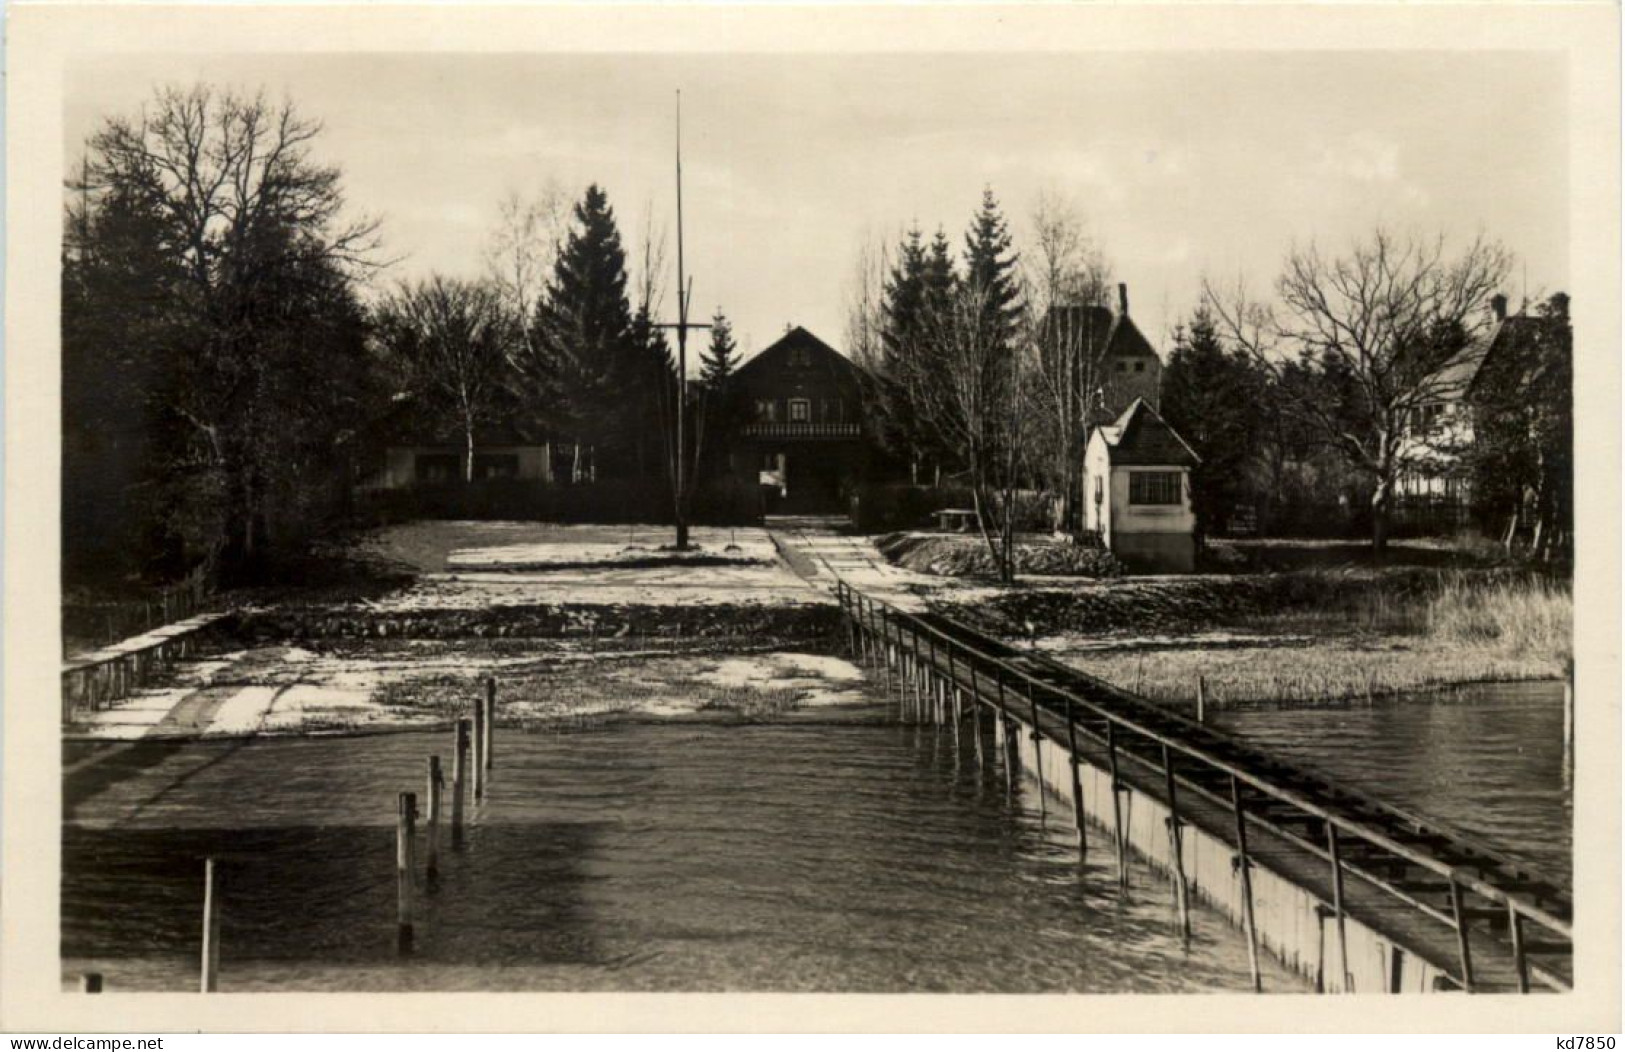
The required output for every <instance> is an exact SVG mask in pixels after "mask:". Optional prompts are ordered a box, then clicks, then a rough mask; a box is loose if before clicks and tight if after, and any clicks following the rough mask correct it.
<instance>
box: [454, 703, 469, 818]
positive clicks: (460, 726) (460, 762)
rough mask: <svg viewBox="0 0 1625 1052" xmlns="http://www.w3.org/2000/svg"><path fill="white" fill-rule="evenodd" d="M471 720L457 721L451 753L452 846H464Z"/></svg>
mask: <svg viewBox="0 0 1625 1052" xmlns="http://www.w3.org/2000/svg"><path fill="white" fill-rule="evenodd" d="M469 725H470V721H469V720H468V719H467V718H466V717H465V718H462V719H459V720H458V721H457V731H456V737H455V738H454V739H453V746H452V754H451V846H452V847H454V848H458V847H462V846H463V805H464V797H465V796H466V795H467V793H468V736H469V729H470V727H469Z"/></svg>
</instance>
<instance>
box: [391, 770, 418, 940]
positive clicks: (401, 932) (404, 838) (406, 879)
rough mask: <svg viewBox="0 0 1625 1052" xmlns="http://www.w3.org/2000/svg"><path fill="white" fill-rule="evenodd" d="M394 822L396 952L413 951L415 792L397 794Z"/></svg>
mask: <svg viewBox="0 0 1625 1052" xmlns="http://www.w3.org/2000/svg"><path fill="white" fill-rule="evenodd" d="M399 803H400V810H399V813H398V815H397V817H396V819H395V952H396V953H411V952H412V859H413V856H414V855H415V854H416V851H415V847H416V845H415V844H414V843H413V841H414V839H415V838H416V829H415V823H416V821H417V813H418V798H417V794H416V793H402V794H401V795H400V801H399Z"/></svg>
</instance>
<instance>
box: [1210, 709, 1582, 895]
mask: <svg viewBox="0 0 1625 1052" xmlns="http://www.w3.org/2000/svg"><path fill="white" fill-rule="evenodd" d="M1214 722H1215V724H1216V725H1217V726H1219V727H1221V728H1223V729H1225V730H1228V731H1230V732H1232V733H1234V734H1238V735H1240V736H1242V737H1243V738H1246V739H1248V740H1249V741H1252V742H1254V743H1255V744H1258V745H1262V746H1265V747H1266V748H1268V749H1270V750H1271V751H1273V752H1275V753H1277V754H1278V755H1281V756H1283V757H1285V758H1286V759H1289V760H1292V761H1295V762H1297V763H1300V764H1302V765H1303V766H1306V767H1311V768H1315V769H1318V770H1320V771H1323V772H1324V773H1326V774H1328V775H1331V776H1332V777H1333V778H1336V779H1338V780H1341V781H1344V782H1347V783H1348V784H1349V785H1351V786H1354V787H1355V788H1358V789H1362V790H1364V791H1365V792H1367V793H1369V794H1371V795H1372V796H1377V797H1380V798H1382V799H1385V800H1387V801H1389V802H1390V803H1393V804H1396V805H1398V806H1400V807H1402V808H1405V809H1406V810H1409V811H1413V812H1415V813H1418V814H1422V815H1426V816H1428V817H1430V818H1434V819H1437V820H1440V821H1443V822H1445V823H1447V824H1449V825H1451V826H1454V827H1455V828H1456V829H1458V830H1460V831H1461V832H1463V833H1465V834H1467V835H1468V836H1470V837H1472V838H1474V839H1477V840H1482V841H1483V842H1484V843H1486V844H1487V845H1489V846H1490V847H1492V848H1498V849H1500V850H1501V851H1502V852H1504V853H1505V854H1508V855H1511V856H1512V857H1514V858H1517V859H1520V860H1522V861H1524V862H1526V863H1528V864H1529V865H1532V866H1534V867H1535V868H1537V869H1539V870H1541V871H1542V872H1545V873H1548V874H1550V875H1551V876H1553V877H1555V878H1556V879H1558V880H1562V881H1565V882H1567V881H1568V880H1569V874H1570V870H1571V867H1572V864H1571V860H1572V858H1573V853H1574V846H1573V833H1574V806H1573V795H1572V792H1571V791H1570V786H1569V784H1568V779H1567V778H1566V777H1565V775H1564V769H1563V687H1562V685H1561V684H1560V683H1489V684H1475V685H1472V686H1467V687H1460V688H1456V689H1455V690H1453V691H1451V692H1450V693H1448V694H1439V695H1419V696H1416V697H1410V698H1402V699H1399V700H1397V701H1395V702H1393V703H1391V704H1388V703H1383V704H1377V705H1372V706H1363V705H1356V706H1349V707H1341V708H1305V709H1257V710H1249V711H1240V712H1226V713H1220V714H1217V716H1216V718H1215V720H1214Z"/></svg>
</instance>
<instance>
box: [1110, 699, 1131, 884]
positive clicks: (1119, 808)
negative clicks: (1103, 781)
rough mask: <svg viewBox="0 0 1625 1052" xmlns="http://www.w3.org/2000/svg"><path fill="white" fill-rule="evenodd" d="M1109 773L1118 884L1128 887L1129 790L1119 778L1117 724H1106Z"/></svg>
mask: <svg viewBox="0 0 1625 1052" xmlns="http://www.w3.org/2000/svg"><path fill="white" fill-rule="evenodd" d="M1106 764H1107V772H1106V773H1107V775H1108V777H1109V778H1110V780H1111V787H1112V842H1113V843H1114V844H1116V846H1117V886H1118V887H1119V888H1126V887H1128V833H1127V831H1126V830H1125V829H1124V828H1123V794H1124V793H1126V792H1128V791H1129V788H1128V786H1126V785H1124V784H1123V783H1122V782H1121V781H1120V780H1119V778H1118V772H1117V725H1116V724H1114V723H1107V724H1106Z"/></svg>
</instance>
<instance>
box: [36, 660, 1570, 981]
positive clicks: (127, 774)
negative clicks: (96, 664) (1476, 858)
mask: <svg viewBox="0 0 1625 1052" xmlns="http://www.w3.org/2000/svg"><path fill="white" fill-rule="evenodd" d="M1219 723H1220V724H1221V725H1223V726H1225V727H1227V728H1229V729H1231V730H1232V731H1234V732H1236V733H1240V734H1242V735H1244V736H1245V737H1248V738H1250V739H1252V740H1253V741H1256V742H1258V743H1261V744H1265V745H1268V746H1270V747H1271V748H1273V749H1277V750H1279V751H1280V752H1282V753H1284V754H1286V755H1287V756H1289V757H1290V758H1293V759H1295V760H1297V761H1300V762H1302V763H1305V764H1308V765H1314V766H1319V767H1321V768H1322V769H1324V770H1325V771H1327V772H1328V773H1330V774H1332V775H1334V776H1336V777H1339V778H1343V779H1346V780H1347V781H1349V782H1351V783H1354V784H1357V785H1358V786H1360V787H1361V788H1363V789H1365V790H1367V791H1369V792H1371V793H1372V794H1374V795H1379V796H1383V797H1385V798H1387V799H1389V800H1391V801H1393V802H1394V803H1396V804H1399V805H1400V806H1403V807H1408V808H1410V809H1413V810H1416V811H1419V812H1423V813H1426V814H1428V815H1429V816H1432V817H1434V818H1437V819H1441V820H1443V821H1446V822H1448V823H1450V824H1452V825H1454V826H1456V827H1458V828H1460V829H1462V830H1463V831H1465V832H1468V833H1470V834H1472V835H1474V836H1477V837H1481V838H1482V839H1484V840H1486V841H1488V842H1490V843H1492V844H1494V845H1496V846H1499V847H1500V848H1502V849H1503V850H1505V851H1507V852H1508V853H1511V854H1514V855H1517V856H1519V857H1522V858H1524V859H1527V860H1528V861H1530V862H1531V863H1533V864H1535V865H1537V866H1539V867H1541V868H1543V869H1545V870H1547V871H1548V872H1551V873H1554V874H1557V875H1560V876H1561V875H1566V874H1567V873H1568V872H1569V858H1570V854H1571V850H1572V849H1571V832H1570V831H1571V827H1572V809H1571V804H1570V800H1569V796H1568V793H1567V791H1566V784H1565V780H1564V777H1563V768H1562V747H1561V725H1562V711H1561V690H1560V689H1558V688H1555V687H1552V686H1550V685H1545V684H1535V685H1519V686H1498V687H1480V688H1472V690H1471V692H1470V693H1469V694H1466V695H1460V696H1458V697H1457V698H1456V699H1455V700H1452V701H1444V702H1440V701H1427V700H1421V699H1412V700H1410V701H1408V702H1406V703H1403V704H1396V705H1382V706H1376V707H1371V708H1366V707H1352V708H1344V709H1326V708H1315V709H1304V710H1262V711H1252V712H1241V713H1226V714H1223V715H1221V716H1220V717H1219ZM448 746H449V735H448V734H441V733H434V734H428V733H410V734H390V735H379V736H373V737H360V738H328V739H320V740H296V739H287V740H260V741H242V742H208V743H193V744H186V745H140V746H135V747H130V748H123V749H122V751H118V752H116V753H112V754H109V755H108V756H107V757H106V758H104V759H101V760H99V761H98V762H95V763H93V764H90V765H87V766H85V767H84V768H83V769H81V770H78V771H77V772H76V773H75V774H73V775H72V776H71V777H70V779H69V781H68V784H67V793H66V797H67V808H68V813H67V822H66V824H65V828H64V844H63V848H64V858H63V872H64V884H63V936H62V938H63V942H62V950H63V982H64V985H65V986H66V985H72V984H74V983H75V982H76V977H77V976H78V975H79V973H80V972H82V971H87V970H93V971H100V972H102V973H103V974H104V976H105V979H106V983H107V987H108V989H109V990H119V989H153V990H158V989H166V990H187V989H195V986H196V982H197V979H196V976H197V944H198V918H199V913H200V904H201V896H202V865H203V864H202V859H203V858H204V857H205V856H209V855H214V856H216V857H218V858H220V859H221V860H222V861H221V863H220V865H221V873H222V879H223V883H224V901H225V903H226V907H225V913H224V922H223V932H222V944H223V947H224V949H223V953H222V968H221V972H222V978H221V989H222V990H226V991H230V990H397V989H419V990H692V991H715V990H772V991H798V990H807V991H812V990H816V991H875V992H889V991H942V992H971V991H1006V992H1189V991H1208V990H1239V989H1244V988H1245V987H1246V986H1247V957H1246V948H1245V943H1244V941H1243V940H1242V937H1241V936H1240V934H1239V933H1237V932H1236V931H1234V930H1232V929H1231V928H1230V927H1229V926H1228V924H1226V923H1225V922H1224V921H1222V920H1221V919H1219V918H1218V917H1217V916H1216V915H1213V914H1211V913H1208V912H1206V911H1204V910H1197V911H1196V913H1195V914H1194V918H1193V920H1194V928H1195V931H1194V938H1193V941H1192V944H1191V946H1190V947H1189V948H1188V949H1187V948H1185V947H1184V946H1182V945H1181V943H1180V942H1179V940H1178V939H1177V938H1176V937H1175V935H1174V927H1173V924H1174V911H1173V906H1172V900H1171V893H1170V891H1169V889H1168V887H1167V885H1165V884H1164V883H1162V882H1161V880H1160V879H1158V878H1156V877H1154V876H1153V875H1151V874H1150V873H1149V872H1148V871H1145V870H1138V869H1137V870H1136V871H1135V872H1134V874H1133V888H1132V890H1131V892H1130V893H1129V894H1128V896H1127V897H1123V896H1121V895H1120V894H1119V893H1118V891H1117V889H1116V885H1115V879H1114V876H1115V873H1114V868H1113V866H1112V864H1111V862H1110V859H1109V856H1108V854H1107V852H1105V851H1102V850H1100V849H1099V847H1098V846H1097V847H1096V849H1095V851H1094V853H1093V854H1092V855H1091V856H1090V859H1089V861H1088V864H1087V865H1081V866H1080V864H1079V862H1078V858H1077V853H1076V848H1075V846H1074V845H1075V841H1074V834H1073V831H1072V830H1071V828H1070V824H1069V818H1070V808H1068V807H1066V806H1065V805H1064V804H1063V805H1061V806H1059V807H1058V806H1057V805H1056V804H1055V803H1054V802H1053V801H1052V802H1051V803H1050V804H1049V806H1048V807H1047V808H1045V809H1040V807H1039V805H1038V800H1037V797H1036V795H1035V790H1034V789H1033V788H1032V786H1031V785H1023V786H1021V787H1019V788H1018V789H1017V790H1016V791H1015V792H1014V793H1013V794H1012V793H1009V792H1007V791H1006V788H1005V784H1004V780H1003V777H1002V774H1001V773H1000V772H998V771H996V770H989V771H979V770H978V768H977V765H976V763H975V754H974V751H973V749H972V748H971V745H970V738H969V735H965V736H964V740H963V741H962V743H961V746H960V747H959V748H957V749H956V748H955V747H954V745H953V740H952V735H951V732H944V731H939V730H937V729H935V728H920V727H912V726H908V727H905V726H897V725H893V724H891V723H889V722H888V721H887V720H886V718H885V713H884V712H883V711H881V710H879V709H876V708H870V707H863V706H852V707H847V708H843V709H838V710H822V711H821V712H820V713H819V714H818V716H817V717H815V718H810V719H809V718H806V717H803V718H800V719H796V720H794V721H790V722H785V723H779V724H757V725H723V724H716V723H672V722H666V723H627V724H619V725H612V726H606V727H603V728H600V729H595V730H590V731H583V732H578V733H572V734H566V735H559V734H543V733H537V734H523V733H519V732H517V731H515V732H508V733H504V734H502V735H501V736H500V738H499V741H498V747H497V761H498V767H497V770H496V771H495V779H494V782H493V785H492V791H491V794H490V797H489V799H488V800H487V801H486V802H485V803H483V804H482V805H480V807H479V809H478V810H477V811H476V812H475V813H474V817H473V819H472V821H471V824H470V828H469V831H468V839H467V844H466V847H465V849H464V850H462V851H460V852H452V851H450V850H449V849H448V850H445V851H444V852H443V859H442V870H443V873H442V878H441V882H440V886H439V888H438V890H437V891H436V892H434V893H433V894H424V895H421V896H420V900H419V905H420V915H419V918H418V925H417V941H418V950H417V952H416V953H415V954H414V955H412V956H411V957H408V958H401V957H399V956H397V955H396V953H395V947H394V939H395V927H394V921H395V881H394V871H393V866H394V815H395V809H396V794H397V793H398V792H400V791H403V790H407V791H417V792H419V793H420V797H421V793H422V782H423V778H422V772H423V770H424V761H425V757H426V756H427V755H428V754H429V753H431V752H435V751H439V752H440V753H441V755H442V756H443V757H444V756H446V755H447V753H448ZM69 759H70V762H72V761H74V760H75V759H76V757H73V756H70V758H69ZM422 843H423V841H422V837H421V836H420V841H419V845H420V851H421V848H422ZM1093 843H1094V844H1096V845H1099V844H1100V843H1101V841H1100V840H1099V839H1098V838H1097V839H1095V840H1094V841H1093ZM420 858H421V856H420ZM1266 969H1267V970H1266V973H1265V987H1266V989H1268V990H1277V991H1282V990H1291V991H1297V990H1302V989H1304V987H1303V986H1302V984H1301V983H1300V982H1299V981H1298V980H1296V979H1295V978H1293V977H1291V976H1289V975H1287V974H1286V973H1284V972H1282V971H1279V970H1277V969H1274V968H1272V967H1269V966H1268V965H1267V964H1266Z"/></svg>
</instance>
